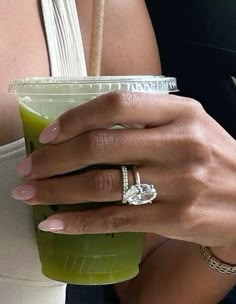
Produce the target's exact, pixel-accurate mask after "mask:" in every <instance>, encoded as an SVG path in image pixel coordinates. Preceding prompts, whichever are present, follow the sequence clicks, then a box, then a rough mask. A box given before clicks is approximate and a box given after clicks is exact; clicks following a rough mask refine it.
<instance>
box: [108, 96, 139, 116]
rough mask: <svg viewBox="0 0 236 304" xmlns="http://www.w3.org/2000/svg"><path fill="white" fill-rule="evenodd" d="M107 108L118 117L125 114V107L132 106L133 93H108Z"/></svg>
mask: <svg viewBox="0 0 236 304" xmlns="http://www.w3.org/2000/svg"><path fill="white" fill-rule="evenodd" d="M109 101H110V102H109V107H111V109H112V111H113V112H114V113H116V114H117V115H118V116H121V115H122V114H123V113H124V112H126V109H127V106H128V105H130V104H133V101H134V93H133V92H130V91H114V92H112V93H110V100H109Z"/></svg>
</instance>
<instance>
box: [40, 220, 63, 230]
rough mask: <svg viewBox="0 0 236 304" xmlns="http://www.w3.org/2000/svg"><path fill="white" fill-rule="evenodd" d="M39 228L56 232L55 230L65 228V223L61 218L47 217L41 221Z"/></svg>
mask: <svg viewBox="0 0 236 304" xmlns="http://www.w3.org/2000/svg"><path fill="white" fill-rule="evenodd" d="M38 228H39V229H40V230H42V231H49V232H55V231H60V230H63V229H64V228H65V224H64V222H63V221H61V220H56V219H47V220H45V221H43V222H41V223H40V224H39V225H38Z"/></svg>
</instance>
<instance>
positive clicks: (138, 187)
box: [123, 167, 157, 206]
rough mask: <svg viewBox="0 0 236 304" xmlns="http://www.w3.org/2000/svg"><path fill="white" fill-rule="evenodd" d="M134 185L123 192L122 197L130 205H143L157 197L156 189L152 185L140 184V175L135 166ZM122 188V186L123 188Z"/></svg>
mask: <svg viewBox="0 0 236 304" xmlns="http://www.w3.org/2000/svg"><path fill="white" fill-rule="evenodd" d="M133 171H134V177H135V183H136V184H135V185H133V186H131V187H130V188H129V189H128V191H126V192H125V194H123V197H124V199H123V200H125V201H126V202H127V203H128V204H130V205H136V206H139V205H145V204H151V203H152V201H153V200H154V199H155V198H156V197H157V190H156V189H155V187H154V185H149V184H141V182H140V175H139V173H138V170H137V168H136V167H133ZM123 189H124V188H123Z"/></svg>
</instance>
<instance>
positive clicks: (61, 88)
mask: <svg viewBox="0 0 236 304" xmlns="http://www.w3.org/2000/svg"><path fill="white" fill-rule="evenodd" d="M117 90H128V91H134V92H146V93H150V94H152V93H164V94H165V93H166V94H168V93H169V92H175V91H177V85H176V79H175V78H166V77H163V76H101V77H83V78H52V77H49V78H27V79H22V80H18V81H15V82H13V83H12V85H11V86H10V92H11V93H14V94H15V95H16V97H17V100H18V102H19V105H20V113H21V118H22V122H23V127H24V135H25V142H26V150H27V153H28V154H30V153H31V152H33V151H34V150H36V149H38V148H39V147H40V146H41V144H40V143H39V141H38V138H39V135H40V133H41V131H42V130H43V129H44V128H45V127H46V126H47V125H48V124H49V123H50V122H52V121H53V120H54V119H55V118H57V117H58V116H59V115H60V114H62V113H63V112H65V111H67V110H68V109H70V108H73V107H75V106H79V105H81V104H83V103H85V102H87V101H89V100H91V99H93V98H95V97H97V96H99V95H102V94H105V93H108V92H111V91H117ZM147 106H148V104H147ZM121 191H122V190H121ZM109 204H111V203H109ZM96 206H97V204H96ZM86 208H95V204H93V203H83V204H71V205H56V206H55V205H53V206H34V207H33V214H34V220H35V225H36V226H35V227H36V235H37V243H38V248H39V255H40V260H41V264H42V272H43V274H44V275H45V276H47V277H49V278H51V279H54V280H57V281H61V282H66V283H71V284H86V285H94V284H110V283H116V282H122V281H125V280H128V279H131V278H133V277H135V276H136V275H137V274H138V272H139V263H140V261H141V257H142V249H143V239H144V235H143V234H142V233H116V234H110V233H109V234H93V235H60V234H53V233H49V232H43V231H40V230H39V229H38V228H37V225H38V224H39V223H40V222H41V221H43V220H45V219H46V218H47V217H48V216H50V215H52V214H54V213H56V212H60V211H73V210H83V209H86ZM134 208H135V207H134Z"/></svg>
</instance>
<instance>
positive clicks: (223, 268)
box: [200, 246, 236, 275]
mask: <svg viewBox="0 0 236 304" xmlns="http://www.w3.org/2000/svg"><path fill="white" fill-rule="evenodd" d="M200 250H201V254H202V257H203V259H204V260H205V261H206V262H207V264H208V266H209V267H211V268H212V269H214V270H216V271H218V272H220V273H224V274H234V275H235V274H236V265H230V264H227V263H224V262H222V261H221V260H219V259H218V258H217V257H215V256H214V255H213V253H212V252H211V250H210V248H208V247H205V246H200Z"/></svg>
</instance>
